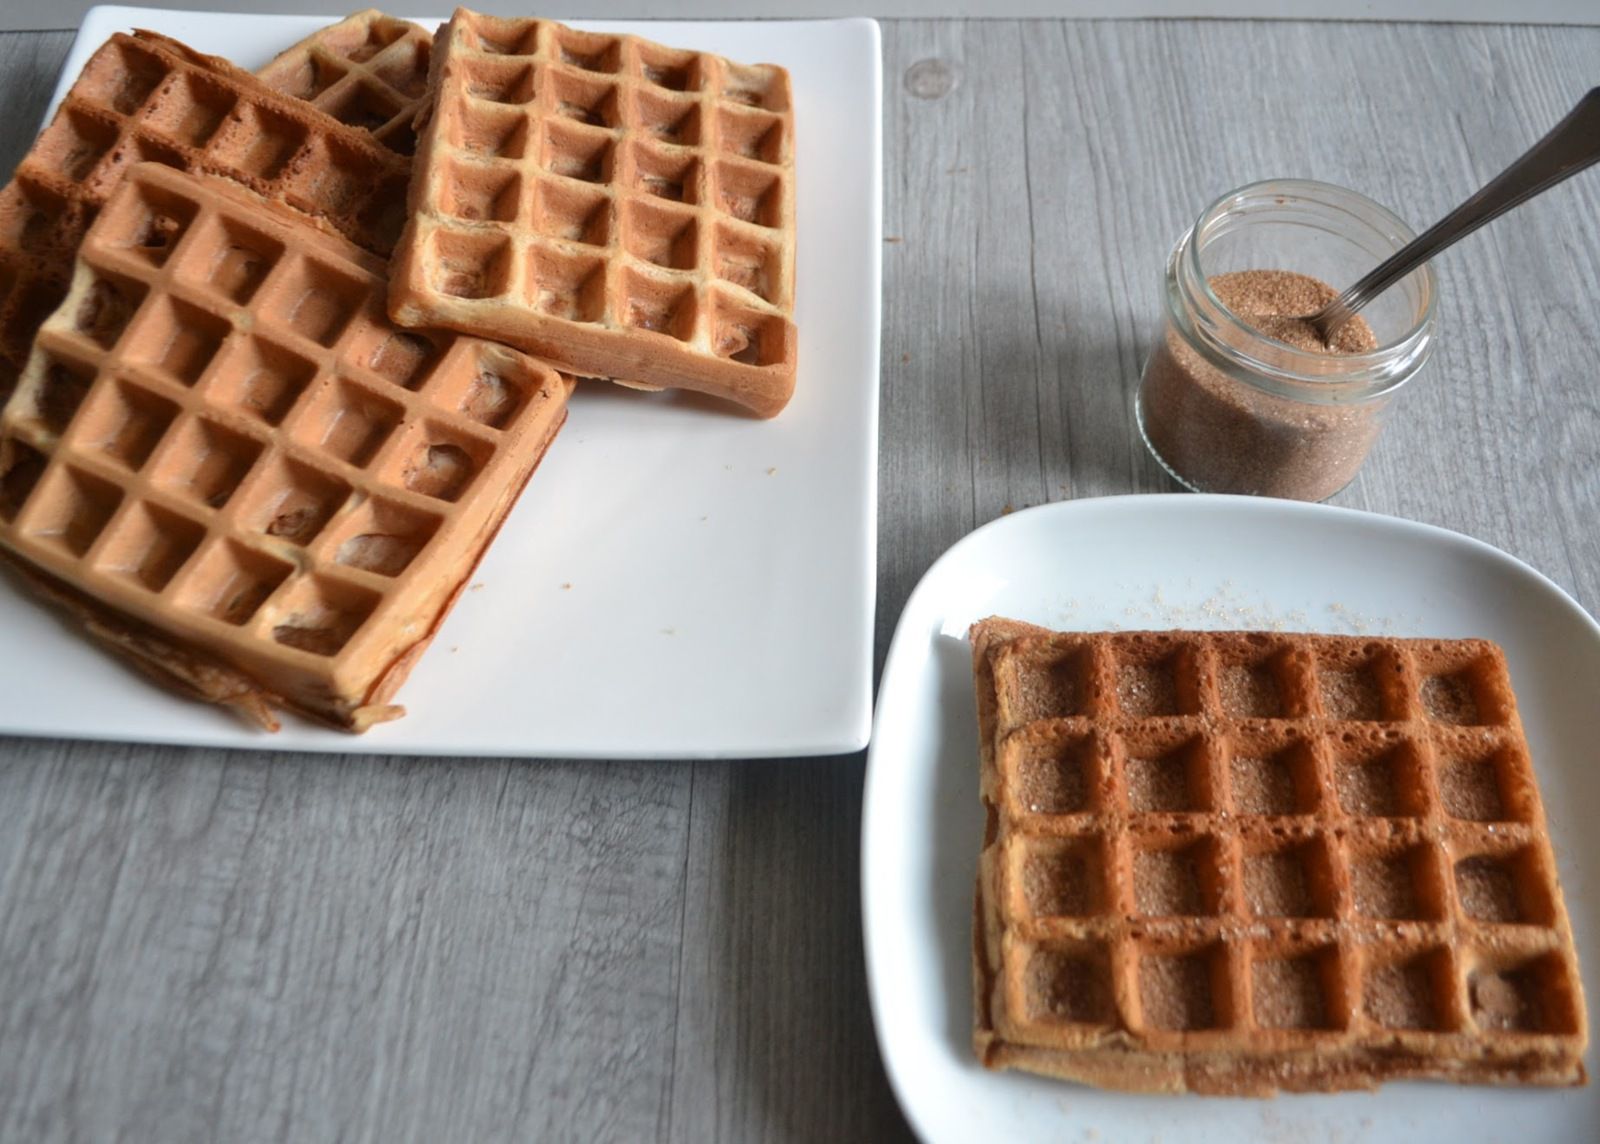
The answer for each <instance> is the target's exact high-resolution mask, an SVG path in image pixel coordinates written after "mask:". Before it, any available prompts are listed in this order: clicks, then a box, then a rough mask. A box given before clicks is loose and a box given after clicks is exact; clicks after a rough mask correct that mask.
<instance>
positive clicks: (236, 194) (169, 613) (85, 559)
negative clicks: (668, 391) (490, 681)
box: [0, 163, 571, 731]
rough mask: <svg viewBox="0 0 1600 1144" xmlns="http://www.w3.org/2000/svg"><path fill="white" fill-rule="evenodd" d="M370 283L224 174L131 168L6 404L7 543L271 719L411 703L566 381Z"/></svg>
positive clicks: (200, 679) (350, 724)
mask: <svg viewBox="0 0 1600 1144" xmlns="http://www.w3.org/2000/svg"><path fill="white" fill-rule="evenodd" d="M385 286H386V280H385V276H384V264H383V261H382V260H381V259H379V258H376V257H374V256H372V255H369V254H367V253H365V252H363V251H361V250H360V249H359V248H357V247H356V246H354V245H352V244H351V243H349V242H347V241H345V240H344V239H342V238H340V237H338V236H337V235H333V234H330V233H328V232H326V231H323V230H321V229H320V228H318V227H316V226H315V225H314V224H313V223H311V222H310V221H309V220H307V219H305V218H303V217H302V216H300V215H298V214H296V213H295V212H293V211H290V210H288V209H286V208H283V207H281V206H276V205H274V204H270V203H267V202H265V201H264V200H262V199H260V198H258V197H256V196H255V195H253V194H252V193H251V192H249V191H247V190H245V189H244V188H242V187H240V186H238V185H237V184H235V183H232V182H230V181H227V180H224V179H218V178H212V177H206V176H197V175H194V174H191V173H185V172H181V171H175V170H172V169H171V168H168V167H164V166H160V165H157V164H151V163H141V164H137V165H135V166H133V167H132V168H130V169H129V171H128V172H127V174H126V175H125V177H124V178H123V180H122V185H121V186H120V187H119V189H118V190H117V191H116V192H115V193H114V194H112V196H111V198H110V199H109V201H108V202H107V204H106V206H105V207H104V209H103V210H102V211H101V212H100V215H99V217H98V219H97V220H96V221H95V223H94V225H93V226H91V227H90V229H89V230H88V232H87V234H86V236H85V238H84V240H83V244H82V247H81V249H80V252H79V257H78V261H77V265H76V269H75V272H74V274H73V278H72V284H71V288H70V291H69V293H68V295H67V299H66V301H65V302H64V303H63V305H62V306H61V307H60V308H59V309H58V310H57V311H56V312H55V313H54V314H53V315H51V316H50V317H49V319H48V320H46V321H45V323H44V325H43V326H42V328H41V329H40V331H39V335H38V338H37V342H36V346H35V349H34V353H33V354H32V356H31V357H30V359H29V361H28V364H27V366H26V368H25V369H24V371H23V373H22V376H21V378H20V380H19V383H18V386H17V390H16V393H15V394H14V395H13V396H12V399H11V401H10V402H9V403H8V404H7V405H6V407H5V408H4V410H3V411H0V555H5V556H7V557H8V558H10V560H11V561H12V562H14V563H17V564H18V565H19V566H20V567H21V569H22V571H23V572H24V574H25V576H26V577H27V578H29V579H30V580H32V581H33V582H34V583H35V584H36V585H37V586H40V587H42V588H43V589H44V590H45V591H46V592H47V593H49V594H50V595H52V596H54V597H56V598H57V599H59V600H61V601H62V602H63V603H65V604H67V605H68V606H69V608H70V609H71V610H72V611H74V612H76V613H77V614H78V615H79V616H80V618H82V619H83V620H84V621H85V622H86V623H87V625H88V626H89V628H90V630H91V632H93V633H94V634H96V635H98V636H100V637H101V638H102V639H104V640H106V641H107V642H109V643H111V644H112V645H113V646H115V647H116V648H118V649H119V650H121V651H123V652H125V653H127V654H128V655H129V656H131V657H132V658H133V659H134V660H135V662H136V663H138V665H139V666H141V667H143V668H145V669H147V670H149V671H151V672H152V673H154V674H156V675H158V676H159V677H161V678H163V679H165V680H167V681H168V682H170V683H174V684H176V685H178V686H180V687H182V688H184V689H185V690H188V691H190V692H193V693H195V694H199V695H201V696H203V697H204V698H208V699H211V700H213V701H216V702H220V703H227V704H231V705H233V706H234V707H236V708H238V709H240V710H241V711H242V712H243V713H245V714H246V715H248V716H250V717H251V718H253V719H255V720H256V721H257V722H259V723H261V724H263V725H265V726H269V727H271V726H275V725H276V724H275V721H274V719H273V716H272V713H271V708H272V707H273V706H283V707H288V708H292V709H295V710H298V711H300V712H302V713H305V714H307V715H310V716H312V717H314V718H317V719H320V720H323V721H325V722H328V723H331V724H333V725H335V726H338V727H341V728H345V729H348V730H353V731H360V730H364V729H365V728H366V727H368V726H369V725H371V724H372V723H374V722H377V721H380V720H384V719H389V718H394V717H395V716H397V715H399V714H401V710H400V709H399V708H397V707H393V706H390V705H388V700H389V697H390V696H391V695H392V694H393V692H394V690H395V689H396V688H397V687H398V686H399V684H400V683H401V681H402V680H403V679H404V678H405V675H406V673H407V672H408V671H409V670H410V668H411V665H412V664H413V663H414V661H415V660H416V658H417V657H418V656H419V655H420V654H421V652H422V651H423V649H424V648H425V647H426V646H427V644H428V642H429V640H430V639H431V638H432V637H433V634H434V632H435V631H436V630H437V628H438V626H439V624H440V623H441V622H442V621H443V619H444V616H445V614H446V613H447V612H448V610H449V608H450V605H451V604H452V602H453V601H454V599H455V597H456V595H457V593H458V592H459V591H460V589H461V587H462V585H463V584H464V583H465V582H466V580H467V579H468V578H469V577H470V575H471V572H472V569H473V568H474V566H475V565H476V564H477V562H478V560H479V558H480V557H481V556H482V554H483V552H484V550H485V548H486V547H487V545H488V543H489V541H490V539H491V538H492V537H493V535H494V533H495V531H496V530H497V529H498V528H499V526H500V523H501V521H502V520H503V519H504V517H505V514H506V512H507V511H508V510H509V509H510V507H511V504H512V502H513V501H514V500H515V499H516V496H517V494H518V492H519V491H520V490H521V488H522V487H523V485H524V483H525V482H526V481H527V479H528V477H529V476H530V474H531V473H532V471H533V469H534V467H535V466H536V465H537V464H538V462H539V460H540V458H541V457H542V456H543V454H544V451H545V448H546V447H547V446H548V444H549V442H550V440H551V439H552V437H553V436H554V435H555V433H556V431H557V429H558V428H559V427H560V425H561V423H562V421H563V420H564V418H565V415H566V399H567V396H568V394H569V392H570V390H571V382H570V379H566V378H563V377H561V376H560V375H558V374H556V373H555V372H554V371H553V370H551V369H550V368H549V367H547V366H545V365H543V364H542V363H539V362H535V361H533V360H531V359H529V358H527V357H524V356H523V355H521V354H519V353H517V352H516V351H514V350H511V349H508V348H506V347H504V346H498V345H494V344H491V343H488V342H484V341H480V340H477V339H474V338H466V337H458V336H454V335H439V334H434V333H430V334H428V335H427V336H425V337H424V336H422V335H419V334H416V333H413V332H411V331H403V330H399V329H397V328H396V327H394V326H393V325H392V324H391V323H390V322H389V320H388V318H387V317H386V315H385V313H384V294H385Z"/></svg>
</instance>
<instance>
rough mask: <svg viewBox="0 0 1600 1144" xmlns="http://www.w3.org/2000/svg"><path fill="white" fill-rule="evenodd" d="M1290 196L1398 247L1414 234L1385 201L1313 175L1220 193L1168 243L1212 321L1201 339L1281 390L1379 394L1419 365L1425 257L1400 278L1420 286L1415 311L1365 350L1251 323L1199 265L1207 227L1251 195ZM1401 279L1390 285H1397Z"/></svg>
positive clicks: (1426, 303)
mask: <svg viewBox="0 0 1600 1144" xmlns="http://www.w3.org/2000/svg"><path fill="white" fill-rule="evenodd" d="M1293 199H1300V200H1304V201H1306V202H1310V203H1315V204H1316V205H1317V206H1319V207H1323V208H1327V209H1331V210H1333V211H1336V212H1338V213H1339V214H1342V215H1343V216H1345V217H1346V218H1348V219H1349V220H1350V221H1352V222H1353V223H1355V224H1357V225H1358V226H1362V227H1365V228H1366V229H1368V230H1369V231H1371V232H1373V233H1375V234H1377V235H1378V236H1380V237H1382V238H1384V239H1387V240H1388V241H1389V242H1391V243H1393V244H1394V248H1395V249H1396V250H1398V249H1399V248H1400V247H1401V246H1403V245H1405V244H1406V243H1407V242H1410V241H1411V240H1412V239H1413V238H1415V237H1416V235H1415V232H1413V231H1412V229H1411V228H1410V226H1408V225H1407V224H1406V222H1405V221H1404V220H1403V219H1401V218H1400V217H1399V216H1398V215H1396V214H1395V213H1394V212H1393V211H1391V210H1389V209H1388V208H1387V207H1385V206H1383V205H1382V204H1380V203H1377V202H1375V201H1373V200H1372V199H1370V198H1368V197H1367V196H1365V195H1363V194H1361V193H1360V192H1359V191H1353V190H1350V189H1349V188H1347V187H1341V186H1338V185H1336V184H1333V183H1324V182H1319V181H1317V180H1313V179H1265V180H1261V181H1259V182H1254V183H1247V184H1245V185H1244V186H1242V187H1237V188H1235V189H1234V190H1231V191H1229V192H1227V193H1226V194H1224V195H1221V196H1220V197H1218V198H1217V199H1215V200H1214V201H1212V202H1211V203H1210V204H1209V205H1208V206H1207V207H1206V208H1205V209H1204V210H1203V211H1201V212H1200V216H1199V217H1198V218H1197V219H1196V220H1195V223H1194V225H1193V226H1192V227H1191V228H1190V229H1189V230H1188V231H1187V232H1186V233H1185V234H1184V235H1183V237H1182V238H1180V239H1179V240H1178V246H1177V247H1176V248H1175V249H1174V250H1173V258H1174V260H1175V261H1178V260H1181V261H1182V262H1183V263H1184V268H1185V269H1186V270H1188V272H1189V275H1188V276H1187V277H1190V278H1191V281H1187V282H1182V283H1181V284H1182V286H1183V287H1184V290H1185V293H1187V294H1189V295H1190V297H1191V298H1195V296H1196V295H1198V297H1197V299H1196V300H1197V301H1199V302H1200V303H1201V305H1200V307H1199V309H1200V310H1201V311H1202V312H1203V316H1204V318H1205V323H1204V324H1208V325H1210V326H1212V327H1214V328H1213V329H1210V330H1203V332H1204V333H1205V334H1206V340H1207V341H1208V342H1210V343H1212V344H1211V345H1210V346H1209V347H1207V348H1211V349H1213V350H1214V351H1215V352H1220V353H1222V354H1223V356H1224V357H1226V358H1231V359H1235V360H1237V361H1239V362H1240V364H1244V365H1247V366H1249V367H1250V368H1251V369H1252V371H1254V372H1258V373H1261V374H1263V375H1264V378H1263V379H1264V380H1270V381H1272V382H1275V383H1278V384H1269V385H1267V386H1266V388H1268V389H1272V390H1275V391H1278V392H1280V393H1282V395H1283V396H1286V397H1294V398H1296V399H1298V400H1307V399H1310V400H1313V401H1319V402H1322V401H1334V402H1337V401H1347V400H1350V399H1351V396H1352V395H1353V391H1356V390H1360V391H1363V392H1361V393H1360V394H1359V397H1360V398H1362V399H1364V398H1369V397H1375V396H1378V395H1380V394H1381V393H1383V392H1386V391H1387V390H1388V389H1390V388H1393V387H1394V386H1397V385H1399V384H1401V383H1403V382H1404V381H1405V380H1406V379H1407V378H1408V377H1409V376H1410V375H1411V374H1412V373H1414V372H1415V369H1416V368H1417V367H1419V366H1420V365H1421V363H1422V361H1423V360H1425V358H1426V356H1427V353H1428V351H1429V349H1430V348H1431V346H1430V343H1431V336H1432V332H1433V327H1434V322H1435V314H1436V310H1437V301H1438V284H1437V280H1436V278H1435V276H1434V273H1433V268H1432V267H1431V266H1430V265H1428V264H1426V263H1424V264H1423V265H1422V266H1420V267H1418V268H1417V269H1416V270H1413V271H1412V272H1411V274H1409V275H1407V276H1406V278H1405V279H1402V280H1401V283H1403V282H1405V281H1408V280H1412V279H1415V280H1416V282H1417V283H1418V284H1419V286H1418V288H1419V290H1420V292H1421V304H1420V305H1419V306H1418V307H1417V310H1418V314H1417V317H1416V320H1415V321H1414V322H1413V323H1412V325H1411V326H1410V328H1409V329H1407V330H1406V331H1405V332H1404V333H1403V334H1401V335H1400V336H1399V337H1397V338H1394V339H1392V340H1390V341H1388V342H1386V343H1384V344H1383V345H1380V346H1377V347H1376V348H1374V349H1372V350H1369V351H1366V352H1364V353H1356V354H1337V355H1334V354H1326V353H1318V352H1316V351H1314V350H1304V349H1299V348H1297V347H1295V346H1292V345H1290V344H1289V343H1287V342H1282V341H1279V340H1278V339H1276V338H1273V337H1271V336H1270V335H1267V334H1264V333H1262V332H1261V331H1260V330H1258V329H1256V328H1255V327H1254V326H1251V325H1250V324H1248V323H1247V322H1245V321H1244V320H1243V319H1241V318H1239V317H1238V316H1237V315H1236V314H1234V313H1233V311H1232V310H1230V309H1229V308H1228V307H1227V305H1226V304H1224V303H1223V302H1222V300H1221V299H1220V298H1218V297H1217V295H1216V293H1215V291H1213V290H1212V288H1211V284H1210V281H1209V280H1208V278H1207V276H1206V274H1205V273H1204V272H1203V270H1202V268H1201V265H1200V247H1201V245H1202V243H1203V241H1204V239H1205V238H1206V233H1207V231H1208V230H1209V229H1211V228H1214V227H1215V226H1217V225H1218V224H1219V223H1221V222H1222V221H1223V220H1224V219H1226V218H1227V217H1228V215H1229V214H1231V213H1233V212H1235V211H1237V210H1238V209H1239V208H1241V207H1244V206H1248V205H1250V204H1251V203H1254V202H1260V201H1263V200H1277V201H1278V202H1279V205H1285V204H1286V202H1287V201H1288V200H1293ZM1263 269H1276V268H1269V267H1263ZM1401 283H1396V285H1395V286H1393V287H1391V289H1397V288H1399V287H1400V285H1401ZM1196 325H1197V326H1200V325H1202V324H1201V323H1196ZM1219 331H1220V333H1219ZM1256 346H1259V347H1261V349H1263V350H1265V356H1262V355H1261V354H1258V353H1255V352H1251V350H1250V349H1249V348H1246V347H1256Z"/></svg>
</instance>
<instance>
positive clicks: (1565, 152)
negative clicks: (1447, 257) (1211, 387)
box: [1311, 87, 1600, 340]
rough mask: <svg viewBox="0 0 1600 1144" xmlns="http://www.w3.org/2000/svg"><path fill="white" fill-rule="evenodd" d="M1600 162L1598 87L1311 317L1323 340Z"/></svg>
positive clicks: (1599, 88)
mask: <svg viewBox="0 0 1600 1144" xmlns="http://www.w3.org/2000/svg"><path fill="white" fill-rule="evenodd" d="M1596 161H1600V87H1597V88H1593V89H1592V90H1591V91H1590V92H1589V94H1588V95H1585V96H1584V97H1583V98H1582V99H1580V100H1578V105H1577V106H1576V107H1574V108H1573V109H1572V111H1571V112H1569V113H1568V114H1567V117H1566V118H1565V119H1563V120H1562V121H1561V122H1560V123H1557V124H1556V125H1555V126H1554V127H1552V128H1551V129H1550V131H1549V133H1548V134H1546V135H1545V137H1544V138H1543V139H1540V140H1539V141H1538V142H1537V143H1535V144H1534V145H1533V146H1532V147H1530V148H1528V150H1527V151H1526V152H1524V153H1523V155H1522V157H1521V158H1520V159H1518V160H1517V161H1516V162H1514V163H1512V164H1511V166H1509V167H1507V168H1506V169H1505V170H1504V171H1501V172H1500V173H1499V174H1498V175H1496V176H1495V177H1494V178H1493V179H1492V180H1490V181H1489V182H1488V183H1487V184H1486V185H1485V186H1484V187H1483V189H1482V190H1480V191H1479V192H1478V193H1477V194H1475V195H1473V196H1472V197H1471V198H1470V199H1468V200H1467V201H1466V202H1464V203H1462V204H1461V205H1460V206H1458V207H1457V208H1456V209H1455V210H1453V211H1451V212H1450V213H1449V214H1447V215H1445V216H1444V218H1442V219H1440V220H1439V221H1438V222H1436V223H1434V224H1433V225H1432V226H1431V227H1429V228H1428V229H1427V230H1426V231H1424V232H1423V233H1422V234H1419V235H1418V236H1417V237H1416V238H1414V239H1412V240H1411V241H1410V242H1408V243H1407V244H1406V245H1405V246H1403V247H1401V248H1400V249H1399V250H1397V251H1396V252H1395V253H1394V254H1392V255H1390V256H1389V257H1388V258H1387V259H1385V260H1384V261H1383V262H1381V263H1380V264H1379V265H1378V266H1377V267H1376V268H1375V269H1374V270H1373V271H1372V272H1371V273H1370V274H1368V275H1367V276H1366V277H1364V278H1362V279H1361V281H1359V282H1357V283H1356V284H1355V285H1354V286H1352V287H1350V288H1349V289H1348V290H1346V291H1345V292H1344V293H1343V294H1340V295H1339V296H1338V297H1337V298H1335V299H1334V300H1333V301H1332V302H1330V303H1328V305H1327V306H1325V307H1324V308H1323V309H1322V310H1321V311H1319V312H1318V313H1317V314H1316V315H1315V316H1314V317H1313V318H1312V319H1311V323H1312V324H1313V325H1314V326H1316V327H1317V331H1318V333H1320V334H1321V335H1322V337H1323V338H1324V340H1327V339H1330V338H1331V337H1332V336H1333V332H1334V331H1335V330H1337V329H1338V328H1339V327H1340V326H1342V325H1344V323H1345V322H1347V321H1349V320H1350V318H1351V317H1352V316H1353V315H1354V314H1355V312H1356V311H1357V310H1359V309H1361V307H1363V306H1365V305H1366V304H1367V303H1368V302H1370V301H1372V299H1374V298H1376V297H1377V296H1378V295H1379V294H1382V293H1383V292H1384V291H1385V290H1387V289H1388V288H1389V287H1390V286H1393V285H1394V284H1395V283H1396V282H1398V281H1399V280H1400V279H1402V278H1404V277H1405V276H1406V275H1407V274H1409V273H1411V271H1412V270H1414V269H1416V268H1417V267H1418V266H1420V265H1422V263H1424V262H1426V261H1428V259H1430V258H1432V257H1433V256H1434V255H1436V254H1438V253H1439V252H1440V251H1441V250H1444V249H1445V248H1446V247H1448V246H1451V245H1452V244H1454V243H1455V242H1456V241H1457V240H1459V239H1462V238H1465V237H1466V236H1467V235H1469V234H1471V233H1472V232H1473V231H1475V230H1477V229H1478V228H1479V227H1480V226H1482V225H1483V224H1484V223H1486V222H1489V221H1490V220H1492V219H1496V218H1499V217H1500V216H1501V215H1503V214H1505V212H1506V211H1508V210H1510V209H1511V208H1512V207H1514V206H1517V205H1518V204H1520V203H1523V202H1526V201H1527V200H1528V199H1531V198H1533V196H1534V195H1537V194H1540V193H1541V192H1543V191H1547V190H1549V189H1550V188H1551V187H1553V186H1555V185H1556V184H1557V183H1559V182H1561V181H1562V180H1563V179H1567V178H1570V177H1571V176H1573V175H1576V174H1577V173H1578V172H1579V171H1581V170H1583V169H1584V168H1586V167H1588V166H1590V165H1592V164H1593V163H1595V162H1596Z"/></svg>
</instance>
